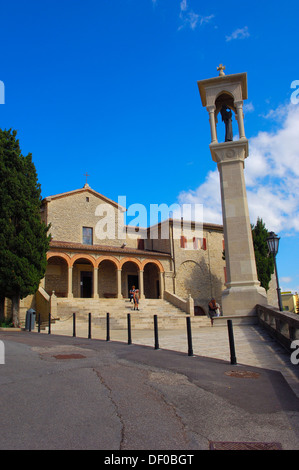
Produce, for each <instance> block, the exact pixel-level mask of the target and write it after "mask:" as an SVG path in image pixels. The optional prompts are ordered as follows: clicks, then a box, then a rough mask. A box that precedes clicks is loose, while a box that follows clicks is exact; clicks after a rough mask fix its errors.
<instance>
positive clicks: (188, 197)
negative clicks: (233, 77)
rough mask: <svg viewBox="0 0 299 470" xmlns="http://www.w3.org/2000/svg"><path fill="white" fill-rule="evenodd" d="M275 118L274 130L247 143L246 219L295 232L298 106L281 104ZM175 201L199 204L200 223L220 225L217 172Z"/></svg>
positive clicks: (298, 217) (298, 229) (298, 224)
mask: <svg viewBox="0 0 299 470" xmlns="http://www.w3.org/2000/svg"><path fill="white" fill-rule="evenodd" d="M282 111H283V112H282ZM274 114H275V113H273V115H274ZM276 115H277V116H278V115H279V116H280V119H281V116H284V117H283V119H282V121H281V122H280V126H279V129H278V130H276V131H275V132H259V133H258V135H257V136H256V137H253V138H252V139H250V141H249V157H248V158H247V159H246V160H245V181H246V188H247V197H248V205H249V213H250V219H251V222H252V223H255V222H256V220H257V218H258V217H260V218H262V219H263V221H264V223H265V224H266V227H267V228H268V229H269V230H273V231H274V232H277V233H278V232H280V231H286V232H287V233H289V234H292V233H299V197H298V194H299V165H298V160H299V146H298V135H299V105H297V106H296V105H292V104H288V105H285V108H284V109H283V110H282V109H280V112H279V113H276ZM178 201H179V203H180V204H183V203H191V202H194V203H198V204H200V203H202V204H203V205H204V221H205V222H212V223H222V215H221V213H222V211H221V197H220V183H219V174H218V169H215V170H214V171H211V172H209V173H208V175H207V177H206V180H205V182H204V183H203V184H202V185H200V186H199V187H198V188H197V189H195V190H194V191H182V192H181V193H180V194H179V196H178Z"/></svg>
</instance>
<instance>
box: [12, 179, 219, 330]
mask: <svg viewBox="0 0 299 470" xmlns="http://www.w3.org/2000/svg"><path fill="white" fill-rule="evenodd" d="M102 205H105V210H107V208H108V209H109V211H108V212H109V217H111V218H112V219H114V220H113V223H114V224H115V227H116V230H115V233H114V234H113V235H114V236H113V237H107V238H105V239H101V240H99V239H98V237H97V224H98V223H99V220H100V218H99V216H97V214H100V213H101V207H102ZM124 211H125V208H123V207H120V206H119V205H118V203H116V202H114V201H112V200H110V199H108V198H107V197H105V196H104V195H102V194H100V193H98V192H97V191H95V190H94V189H92V188H91V187H90V186H89V185H88V184H85V185H84V187H83V188H81V189H77V190H74V191H69V192H65V193H62V194H57V195H54V196H50V197H46V198H45V199H44V200H43V204H42V219H43V220H44V222H45V223H46V224H49V223H50V224H51V228H50V233H51V237H52V239H51V242H50V250H49V252H48V254H47V258H48V265H47V269H46V274H45V277H44V279H43V280H42V281H41V284H40V288H39V290H38V292H37V293H36V295H35V296H29V297H27V298H26V299H23V300H22V301H21V306H20V320H21V322H22V320H24V318H25V315H26V310H27V309H28V308H29V307H33V308H35V309H36V311H37V312H38V313H42V314H43V315H46V314H47V312H49V311H51V312H53V316H58V317H61V316H63V306H66V305H69V306H70V305H71V307H72V309H73V311H76V308H77V307H78V305H79V303H80V299H86V300H87V299H89V302H90V301H91V300H92V302H93V305H94V307H96V306H100V305H101V302H103V301H104V299H106V300H107V299H123V300H125V299H128V298H129V291H130V289H131V288H132V286H133V285H135V286H136V287H137V288H138V289H139V293H140V305H141V308H142V301H143V300H145V299H161V301H163V300H165V301H168V302H170V303H172V304H173V305H176V306H177V307H179V308H180V310H183V311H185V312H186V313H189V314H191V315H206V314H207V313H208V302H209V301H210V299H211V298H212V297H214V298H215V299H216V300H217V301H218V302H219V303H220V301H221V292H222V290H223V289H224V283H225V261H224V260H223V249H224V240H223V228H222V226H221V225H216V224H203V227H202V231H201V234H202V237H201V238H200V239H199V238H197V237H195V236H194V235H197V233H196V231H195V223H190V224H189V225H188V226H187V227H185V225H184V224H183V223H182V220H176V219H173V218H169V219H168V220H164V221H162V222H159V223H158V224H157V225H156V226H155V227H153V226H151V227H148V228H139V227H132V226H124V235H123V234H122V236H121V237H118V230H117V229H118V225H119V223H120V221H121V220H122V218H123V214H124ZM165 230H166V232H165ZM154 232H156V235H155V236H153V235H152V234H153V233H154ZM162 232H163V237H162V236H161V233H162ZM165 233H166V236H165ZM81 302H82V300H81ZM89 305H90V303H89Z"/></svg>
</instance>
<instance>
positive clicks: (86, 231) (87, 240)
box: [83, 227, 93, 245]
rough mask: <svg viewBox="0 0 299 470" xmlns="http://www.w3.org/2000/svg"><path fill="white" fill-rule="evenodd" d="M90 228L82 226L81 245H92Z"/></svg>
mask: <svg viewBox="0 0 299 470" xmlns="http://www.w3.org/2000/svg"><path fill="white" fill-rule="evenodd" d="M92 243H93V242H92V228H91V227H83V245H92Z"/></svg>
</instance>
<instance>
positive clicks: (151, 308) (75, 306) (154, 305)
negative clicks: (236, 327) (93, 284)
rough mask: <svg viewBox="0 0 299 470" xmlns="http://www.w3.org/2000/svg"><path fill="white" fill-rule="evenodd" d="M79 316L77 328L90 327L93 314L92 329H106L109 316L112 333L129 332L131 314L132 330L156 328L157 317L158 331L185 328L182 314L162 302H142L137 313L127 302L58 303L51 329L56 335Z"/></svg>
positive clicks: (200, 319)
mask: <svg viewBox="0 0 299 470" xmlns="http://www.w3.org/2000/svg"><path fill="white" fill-rule="evenodd" d="M73 313H75V314H76V324H77V325H79V324H80V323H81V324H85V325H86V324H87V323H88V314H89V313H91V318H92V325H94V326H100V327H102V328H105V327H106V314H107V313H109V317H110V328H111V329H126V328H127V314H128V313H130V314H131V326H132V328H134V329H147V328H154V315H157V316H158V324H159V329H177V328H186V317H187V316H188V315H187V314H186V313H185V312H184V311H183V310H181V309H180V308H178V307H176V306H174V305H172V304H171V303H170V302H168V301H166V300H163V299H143V300H141V301H140V307H139V310H138V311H136V310H135V311H134V309H133V304H132V303H130V301H129V300H128V299H64V298H63V299H58V302H57V318H56V319H55V324H54V325H52V326H51V330H52V331H53V333H54V332H55V330H56V331H57V329H59V327H60V325H61V327H63V326H64V324H65V322H66V321H67V320H70V321H71V319H72V316H73ZM193 324H194V325H197V326H201V327H204V326H205V327H206V326H211V322H210V320H209V318H208V317H206V316H192V325H193Z"/></svg>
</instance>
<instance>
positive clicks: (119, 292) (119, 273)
mask: <svg viewBox="0 0 299 470" xmlns="http://www.w3.org/2000/svg"><path fill="white" fill-rule="evenodd" d="M117 298H118V299H122V295H121V269H118V270H117Z"/></svg>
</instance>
